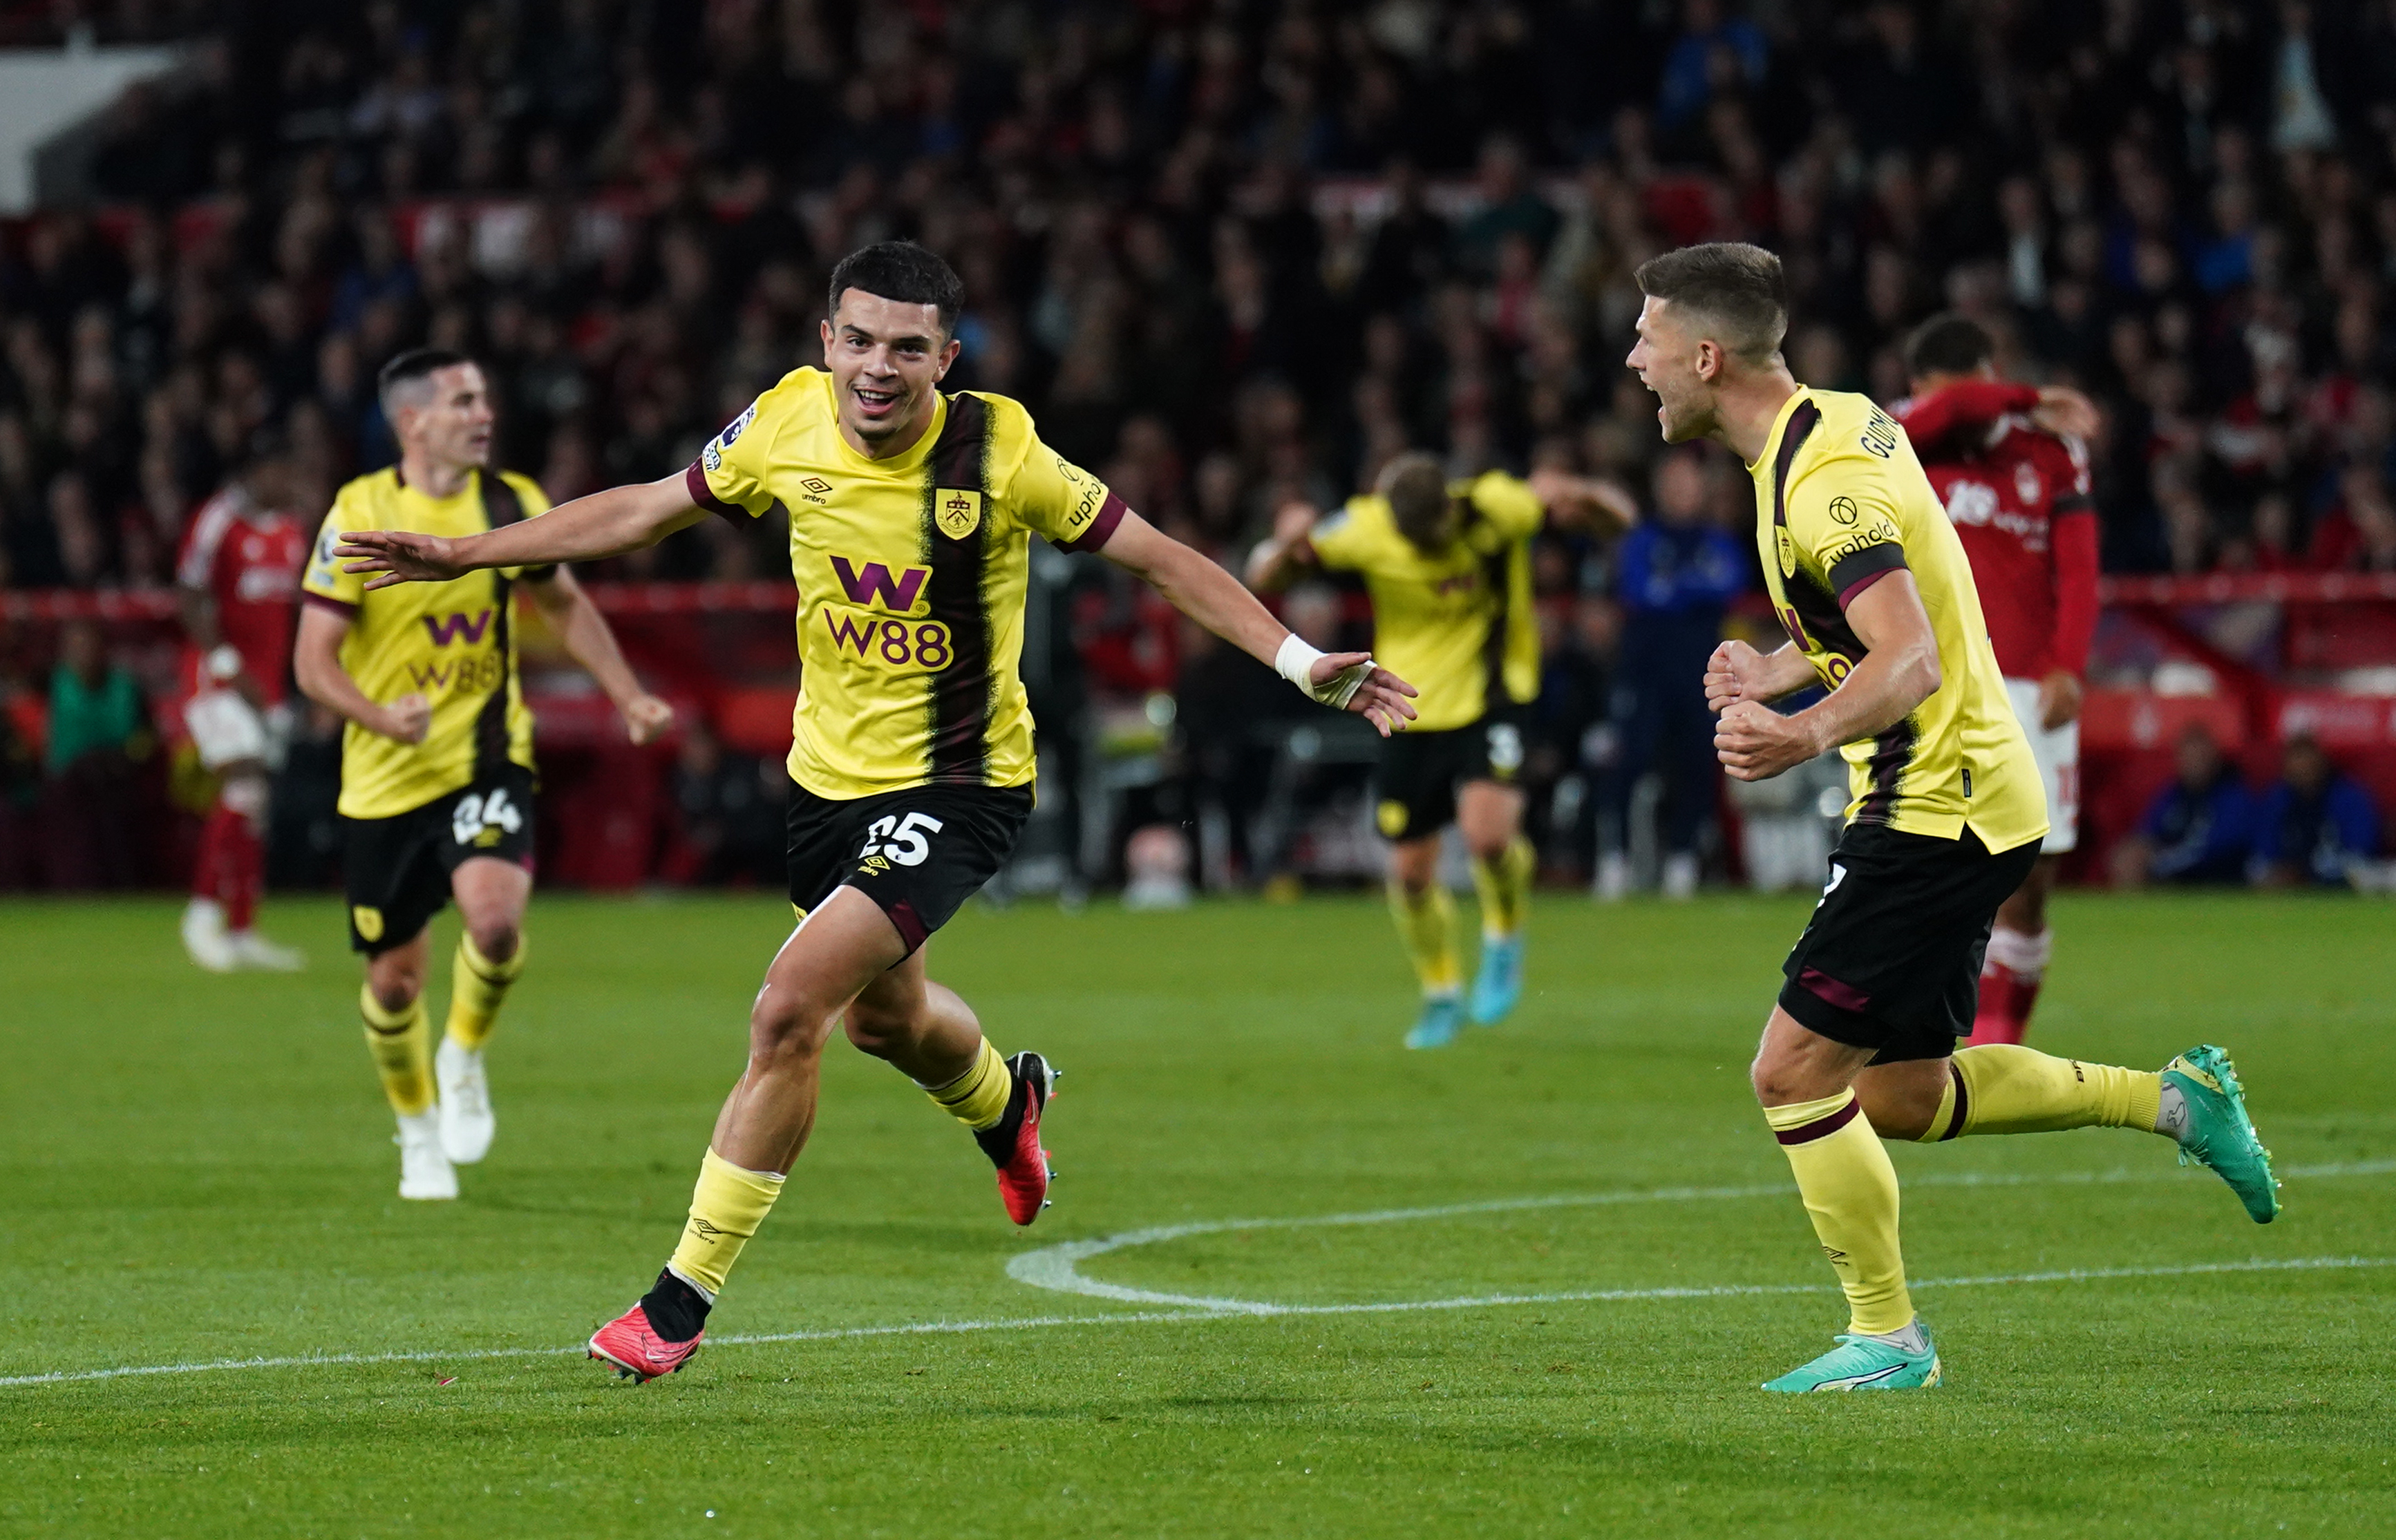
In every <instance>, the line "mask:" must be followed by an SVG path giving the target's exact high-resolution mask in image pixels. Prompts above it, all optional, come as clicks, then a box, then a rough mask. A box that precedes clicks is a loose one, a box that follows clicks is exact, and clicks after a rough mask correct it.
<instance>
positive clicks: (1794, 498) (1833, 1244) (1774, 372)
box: [1627, 243, 2280, 1391]
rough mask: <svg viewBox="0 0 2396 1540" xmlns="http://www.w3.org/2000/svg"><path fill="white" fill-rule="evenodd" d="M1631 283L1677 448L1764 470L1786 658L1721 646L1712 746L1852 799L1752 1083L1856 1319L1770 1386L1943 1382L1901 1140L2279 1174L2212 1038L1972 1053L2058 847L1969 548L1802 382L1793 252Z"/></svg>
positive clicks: (1861, 417)
mask: <svg viewBox="0 0 2396 1540" xmlns="http://www.w3.org/2000/svg"><path fill="white" fill-rule="evenodd" d="M1636 276H1637V278H1638V282H1639V286H1640V289H1641V290H1642V291H1643V292H1644V294H1645V295H1646V297H1647V298H1646V300H1645V303H1644V307H1643V308H1642V310H1641V311H1640V315H1639V326H1638V331H1639V340H1638V343H1637V345H1636V346H1634V347H1633V348H1632V349H1631V356H1630V358H1629V360H1628V361H1627V362H1628V364H1629V366H1630V367H1631V368H1632V369H1635V370H1636V371H1638V374H1639V378H1640V379H1641V381H1642V382H1643V383H1644V384H1645V385H1646V387H1647V388H1648V389H1649V390H1651V391H1653V392H1656V394H1657V397H1658V399H1659V400H1660V402H1661V405H1660V407H1659V408H1658V410H1657V418H1658V419H1659V420H1660V421H1661V423H1662V425H1663V434H1664V438H1665V440H1666V441H1667V442H1668V443H1674V444H1678V443H1682V442H1684V441H1686V440H1689V439H1694V438H1713V439H1717V440H1719V441H1721V442H1722V443H1723V444H1724V445H1728V446H1729V447H1730V448H1731V449H1733V450H1734V451H1736V452H1737V454H1738V455H1739V457H1740V458H1742V459H1744V460H1746V461H1747V463H1748V468H1749V471H1750V473H1751V474H1752V475H1753V476H1754V478H1755V501H1756V544H1757V547H1758V549H1759V551H1760V552H1761V555H1762V558H1763V564H1764V581H1765V584H1766V586H1767V588H1768V591H1769V592H1770V595H1771V598H1772V603H1773V608H1774V609H1775V611H1776V612H1777V613H1778V615H1779V617H1780V620H1781V624H1782V625H1783V626H1784V627H1785V628H1786V629H1787V631H1788V632H1789V637H1790V644H1789V645H1788V646H1785V647H1782V648H1781V649H1780V650H1779V651H1777V652H1775V653H1771V654H1769V655H1765V654H1761V653H1758V652H1757V651H1756V650H1755V649H1754V648H1752V647H1750V646H1748V645H1747V644H1744V643H1740V642H1725V643H1724V644H1722V646H1721V647H1719V648H1718V649H1716V651H1715V653H1714V656H1713V657H1712V658H1711V660H1710V663H1709V665H1708V669H1707V672H1706V695H1707V698H1708V699H1709V700H1710V702H1711V703H1712V704H1713V705H1714V707H1715V708H1716V709H1717V710H1719V711H1720V712H1721V721H1720V724H1719V731H1718V733H1717V735H1716V737H1715V740H1714V741H1715V750H1716V755H1717V757H1718V758H1719V759H1721V761H1722V763H1723V764H1724V766H1725V767H1726V768H1727V769H1728V771H1729V773H1730V774H1731V775H1733V776H1736V777H1738V778H1739V779H1741V780H1762V779H1764V778H1765V777H1771V776H1777V775H1779V774H1780V773H1781V772H1783V771H1785V770H1789V769H1790V768H1793V767H1794V766H1796V765H1799V764H1803V763H1805V762H1806V761H1807V760H1810V759H1812V758H1814V757H1815V756H1816V755H1817V754H1820V753H1822V752H1824V751H1826V750H1830V749H1832V748H1838V749H1840V750H1841V751H1842V752H1843V753H1844V756H1845V758H1846V760H1847V763H1848V767H1849V786H1850V788H1851V790H1852V794H1853V800H1852V801H1851V802H1850V803H1848V807H1847V825H1846V829H1845V831H1844V833H1842V834H1841V836H1840V838H1839V843H1838V844H1837V846H1836V848H1835V849H1833V850H1832V852H1831V855H1830V881H1829V883H1827V884H1825V885H1824V887H1823V889H1822V899H1821V902H1820V904H1819V905H1818V906H1817V908H1816V909H1815V910H1814V917H1813V919H1812V921H1811V922H1810V923H1808V924H1807V925H1806V927H1805V933H1804V936H1801V937H1799V939H1798V942H1797V946H1796V949H1795V950H1793V951H1791V952H1790V955H1789V960H1788V963H1786V965H1785V969H1784V971H1785V973H1786V975H1787V981H1786V983H1785V985H1784V986H1783V988H1782V989H1781V991H1780V998H1779V1002H1778V1004H1777V1006H1775V1008H1774V1009H1773V1012H1772V1015H1771V1017H1770V1019H1769V1020H1768V1021H1767V1022H1766V1023H1765V1025H1764V1041H1763V1042H1762V1045H1761V1046H1760V1047H1759V1048H1758V1050H1757V1052H1756V1057H1755V1064H1754V1068H1753V1071H1752V1074H1753V1080H1754V1084H1755V1092H1756V1096H1757V1099H1758V1100H1760V1101H1761V1102H1762V1103H1763V1105H1764V1121H1765V1122H1767V1123H1768V1124H1770V1126H1771V1128H1772V1131H1773V1134H1774V1136H1775V1137H1777V1139H1778V1140H1779V1142H1780V1144H1781V1147H1782V1148H1783V1150H1784V1152H1785V1153H1786V1154H1787V1155H1788V1157H1789V1163H1790V1167H1791V1168H1792V1169H1793V1170H1794V1171H1795V1173H1796V1176H1797V1188H1798V1191H1799V1193H1800V1194H1801V1195H1802V1196H1803V1197H1804V1202H1805V1208H1806V1211H1807V1213H1808V1214H1809V1215H1811V1216H1812V1218H1813V1221H1814V1231H1815V1234H1816V1235H1817V1236H1818V1237H1819V1238H1820V1240H1821V1242H1822V1249H1823V1251H1824V1253H1825V1254H1827V1255H1829V1257H1830V1266H1831V1267H1832V1268H1834V1269H1835V1270H1836V1271H1837V1273H1838V1276H1839V1281H1840V1284H1841V1285H1842V1286H1843V1287H1844V1290H1845V1292H1846V1295H1847V1303H1848V1307H1849V1309H1850V1311H1851V1313H1852V1317H1851V1320H1850V1321H1849V1324H1848V1328H1847V1331H1846V1333H1845V1334H1843V1335H1841V1336H1840V1338H1839V1346H1838V1347H1835V1348H1833V1349H1831V1350H1830V1352H1828V1353H1825V1354H1823V1355H1822V1356H1821V1357H1820V1358H1817V1359H1816V1360H1814V1361H1812V1362H1810V1363H1807V1364H1804V1365H1803V1366H1801V1367H1799V1368H1797V1369H1794V1370H1791V1371H1790V1373H1788V1374H1783V1375H1781V1376H1780V1377H1779V1378H1778V1379H1776V1380H1773V1381H1772V1382H1770V1383H1769V1384H1768V1385H1766V1386H1765V1387H1764V1388H1765V1389H1767V1390H1782V1391H1797V1390H1854V1389H1889V1388H1897V1387H1918V1386H1933V1385H1936V1384H1937V1383H1938V1378H1939V1374H1940V1365H1939V1361H1938V1349H1937V1346H1936V1345H1935V1344H1934V1343H1933V1342H1932V1340H1931V1336H1930V1331H1929V1328H1928V1327H1927V1326H1925V1325H1924V1324H1923V1321H1922V1320H1921V1318H1920V1317H1918V1316H1916V1315H1915V1314H1914V1311H1913V1305H1912V1301H1911V1299H1910V1296H1909V1294H1908V1293H1907V1290H1906V1283H1905V1265H1904V1261H1903V1258H1902V1255H1901V1254H1900V1251H1899V1248H1898V1244H1897V1172H1896V1169H1895V1168H1894V1167H1893V1166H1892V1165H1891V1164H1890V1163H1889V1159H1888V1152H1887V1151H1886V1150H1884V1149H1883V1148H1881V1143H1880V1141H1881V1139H1882V1138H1896V1139H1913V1140H1918V1141H1921V1142H1923V1143H1930V1142H1934V1141H1937V1140H1943V1139H1952V1138H1956V1137H1959V1136H1962V1135H1974V1134H2029V1133H2037V1132H2041V1131H2043V1130H2049V1129H2062V1128H2086V1127H2108V1128H2141V1129H2151V1130H2153V1131H2154V1132H2156V1133H2158V1134H2162V1135H2165V1136H2166V1137H2169V1138H2171V1139H2174V1140H2175V1141H2176V1143H2177V1144H2178V1146H2179V1149H2180V1156H2181V1159H2182V1161H2183V1162H2189V1161H2194V1162H2200V1163H2202V1164H2203V1165H2206V1166H2209V1167H2211V1168H2212V1169H2213V1170H2214V1171H2215V1172H2216V1173H2218V1174H2219V1175H2220V1176H2221V1177H2222V1179H2223V1180H2224V1181H2226V1182H2228V1183H2229V1184H2230V1188H2231V1189H2232V1190H2233V1191H2235V1192H2236V1193H2237V1194H2238V1197H2239V1200H2240V1201H2242V1202H2243V1203H2244V1205H2245V1207H2246V1212H2247V1214H2248V1215H2250V1216H2251V1217H2253V1218H2254V1220H2255V1221H2256V1223H2258V1224H2268V1223H2270V1221H2271V1219H2272V1218H2273V1217H2275V1216H2276V1215H2278V1214H2279V1212H2280V1201H2279V1198H2278V1195H2277V1193H2276V1192H2275V1191H2274V1188H2276V1186H2277V1184H2276V1183H2275V1182H2274V1181H2273V1180H2272V1177H2271V1164H2270V1155H2269V1154H2268V1153H2267V1152H2266V1151H2265V1150H2264V1148H2263V1146H2262V1143H2261V1141H2260V1140H2259V1139H2257V1138H2256V1135H2255V1128H2254V1124H2253V1123H2252V1122H2249V1121H2248V1119H2247V1116H2246V1109H2245V1102H2244V1097H2243V1095H2242V1093H2241V1091H2240V1088H2239V1084H2238V1079H2237V1076H2236V1074H2235V1073H2234V1072H2233V1071H2232V1069H2231V1067H2230V1055H2228V1054H2226V1053H2224V1052H2223V1051H2222V1050H2220V1049H2218V1048H2215V1047H2210V1046H2206V1047H2198V1048H2191V1049H2190V1050H2189V1051H2188V1052H2187V1053H2185V1054H2182V1055H2179V1056H2178V1057H2176V1058H2175V1059H2173V1060H2172V1061H2171V1063H2170V1064H2168V1065H2166V1066H2164V1068H2163V1070H2162V1071H2161V1072H2160V1073H2150V1072H2148V1071H2145V1070H2138V1069H2117V1068H2115V1067H2113V1066H2110V1065H2101V1064H2085V1063H2082V1062H2079V1061H2077V1060H2069V1059H2058V1058H2050V1057H2048V1056H2047V1055H2044V1054H2041V1053H2039V1052H2037V1051H2036V1050H2034V1049H2030V1048H2025V1047H2022V1046H2020V1045H2018V1044H2014V1043H1997V1044H1991V1045H1990V1046H1987V1047H1977V1048H1964V1049H1963V1050H1962V1051H1961V1052H1958V1051H1956V1049H1955V1039H1956V1038H1957V1037H1959V1036H1961V1035H1963V1032H1964V1031H1965V1030H1966V1025H1967V1023H1969V1022H1970V1021H1971V1019H1972V1014H1973V997H1974V995H1975V993H1976V992H1977V987H1978V983H1979V971H1980V954H1981V952H1982V950H1983V949H1985V947H1986V946H1987V943H1988V937H1989V926H1990V922H1991V920H1993V919H1994V917H1995V915H1996V911H1997V906H1998V905H1999V904H2001V903H2003V901H2004V899H2005V897H2006V896H2008V895H2009V894H2011V893H2012V892H2013V891H2014V890H2015V889H2016V888H2018V887H2019V886H2020V885H2021V883H2022V879H2023V878H2024V877H2025V876H2027V875H2028V874H2029V871H2030V866H2031V863H2032V862H2033V861H2035V860H2036V859H2037V856H2038V843H2039V841H2040V840H2041V839H2042V838H2043V837H2044V835H2045V833H2046V813H2045V806H2044V800H2043V796H2042V793H2041V790H2040V787H2039V782H2038V766H2037V764H2036V763H2034V762H2033V761H2032V760H2031V758H2030V745H2029V744H2028V743H2027V742H2026V741H2025V740H2024V738H2023V736H2022V729H2021V725H2020V724H2019V723H2018V722H2017V721H2016V720H2015V718H2014V713H2013V710H2012V708H2011V706H2009V705H2008V704H2007V702H2006V699H2005V695H2004V680H2003V675H2002V674H2001V673H2000V672H1999V671H1998V669H1997V660H1996V657H1995V654H1994V653H1993V652H1992V651H1991V650H1990V645H1989V643H1988V640H1987V626H1986V624H1985V622H1984V621H1983V620H1982V618H1981V614H1980V604H1979V599H1978V596H1977V593H1976V592H1975V591H1974V589H1973V585H1972V572H1971V567H1970V565H1969V564H1968V563H1967V562H1966V561H1965V559H1964V555H1963V544H1962V542H1961V541H1960V540H1959V539H1957V538H1956V536H1955V533H1954V530H1953V528H1952V526H1951V525H1950V524H1948V522H1947V519H1946V516H1945V514H1944V513H1943V512H1942V511H1941V510H1940V509H1939V506H1938V501H1937V497H1936V496H1935V495H1934V494H1933V493H1932V491H1931V489H1930V483H1929V481H1928V480H1927V478H1925V477H1924V476H1923V473H1922V467H1921V465H1920V463H1919V462H1918V461H1917V460H1916V459H1915V458H1914V456H1913V448H1912V445H1910V444H1909V443H1908V442H1907V440H1906V436H1905V434H1904V432H1903V431H1901V430H1900V429H1898V427H1897V424H1896V423H1895V422H1893V421H1892V420H1890V418H1888V417H1887V416H1886V415H1885V414H1884V413H1883V412H1882V411H1881V410H1880V408H1878V407H1877V406H1874V405H1872V404H1871V403H1870V401H1869V400H1867V399H1865V398H1864V397H1862V396H1860V395H1853V394H1849V393H1846V392H1835V391H1817V390H1812V389H1810V388H1808V387H1805V386H1802V385H1800V384H1798V383H1797V382H1796V380H1794V379H1793V378H1790V374H1789V367H1788V365H1786V364H1785V363H1784V362H1783V361H1782V359H1781V356H1780V339H1781V336H1782V334H1783V333H1784V332H1785V331H1786V330H1787V329H1788V324H1789V309H1788V287H1787V284H1786V281H1785V279H1784V278H1783V277H1782V274H1781V269H1780V259H1778V258H1777V257H1775V256H1773V255H1772V254H1771V253H1770V252H1768V251H1764V250H1763V249H1761V248H1759V247H1756V246H1747V245H1743V244H1737V243H1720V244H1715V245H1709V246H1688V247H1684V248H1683V249H1681V250H1678V251H1673V252H1668V253H1666V254H1665V255H1663V256H1661V257H1657V258H1656V259H1653V260H1651V261H1649V262H1647V263H1645V264H1644V265H1643V266H1642V267H1641V268H1640V269H1639V271H1638V273H1637V275H1636ZM1815 685H1827V686H1829V687H1830V694H1829V695H1828V696H1826V697H1824V698H1823V699H1821V700H1820V701H1819V702H1817V704H1815V705H1812V706H1809V707H1807V708H1806V709H1804V710H1802V711H1798V712H1795V713H1794V714H1791V715H1788V716H1783V715H1781V714H1779V713H1778V712H1776V711H1775V710H1772V709H1771V707H1770V706H1769V705H1767V704H1766V702H1768V701H1772V700H1777V699H1778V698H1780V697H1783V696H1788V695H1792V694H1794V693H1796V692H1797V691H1799V690H1801V689H1805V688H1808V687H1811V686H1815ZM1858 1112H1861V1113H1862V1114H1863V1116H1862V1117H1860V1118H1859V1117H1857V1113H1858Z"/></svg>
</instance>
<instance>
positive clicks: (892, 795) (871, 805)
mask: <svg viewBox="0 0 2396 1540" xmlns="http://www.w3.org/2000/svg"><path fill="white" fill-rule="evenodd" d="M790 809H791V811H790V874H791V907H792V909H797V910H798V911H799V912H800V913H801V914H805V913H806V912H808V911H809V910H811V909H814V908H815V907H816V906H817V905H819V904H820V903H822V902H823V901H824V900H825V899H826V898H829V897H831V896H832V889H834V888H837V887H840V886H842V885H844V884H845V885H846V886H849V887H853V888H855V889H857V890H858V891H859V892H860V893H862V894H864V895H865V896H867V897H869V898H871V899H872V900H873V901H874V902H875V903H876V904H878V905H880V906H881V908H882V912H883V913H885V914H886V915H888V916H889V917H890V923H891V924H892V925H894V926H896V927H898V931H899V937H900V939H902V940H904V941H905V942H906V944H907V950H908V951H909V952H910V953H912V952H913V951H914V949H916V948H918V947H920V946H922V945H923V944H924V942H925V939H926V938H928V937H929V936H931V934H932V933H933V932H934V931H936V930H938V929H939V928H940V927H941V926H942V925H945V924H947V923H949V920H950V918H951V917H952V915H954V914H955V913H956V912H957V910H958V909H961V908H962V907H964V904H965V900H966V899H968V898H970V897H972V896H974V895H975V894H977V893H978V892H980V891H981V887H982V884H983V883H987V882H989V881H990V880H991V879H992V877H994V876H996V875H998V869H999V868H1000V867H1002V866H1005V864H1006V858H1007V856H1010V855H1012V854H1013V853H1014V851H1015V842H1016V839H1017V837H1018V836H1019V835H1020V834H1021V833H1022V832H1023V825H1024V822H1025V820H1027V819H1029V818H1030V817H1031V816H1032V788H1030V787H1028V786H917V787H912V788H910V789H908V790H904V791H884V792H880V793H877V794H876V795H873V796H870V797H853V798H846V799H840V798H832V797H819V796H818V795H816V794H815V793H814V792H812V791H810V790H807V789H806V788H805V787H804V786H801V785H799V784H797V783H796V782H792V786H791V803H790Z"/></svg>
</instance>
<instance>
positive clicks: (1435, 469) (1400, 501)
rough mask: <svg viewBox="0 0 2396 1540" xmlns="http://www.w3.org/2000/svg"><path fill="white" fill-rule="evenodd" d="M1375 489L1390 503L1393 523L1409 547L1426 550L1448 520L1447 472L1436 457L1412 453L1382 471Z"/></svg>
mask: <svg viewBox="0 0 2396 1540" xmlns="http://www.w3.org/2000/svg"><path fill="white" fill-rule="evenodd" d="M1376 489H1377V490H1378V491H1379V493H1380V494H1381V496H1382V497H1383V498H1385V499H1387V500H1388V502H1389V505H1390V522H1391V523H1392V524H1396V525H1397V526H1398V533H1399V534H1401V535H1403V536H1404V537H1405V538H1406V539H1407V541H1408V543H1410V544H1413V545H1416V546H1420V547H1424V548H1428V547H1430V546H1431V544H1432V543H1433V542H1435V541H1436V540H1437V539H1438V538H1439V535H1440V529H1441V526H1442V525H1443V524H1444V523H1445V522H1446V519H1447V472H1446V471H1443V470H1442V469H1440V464H1439V460H1438V458H1436V457H1434V456H1431V455H1428V454H1425V453H1424V452H1423V451H1422V450H1419V449H1409V450H1407V451H1406V452H1405V453H1404V454H1403V455H1399V456H1397V457H1396V458H1392V459H1391V461H1390V463H1389V464H1387V465H1385V466H1383V467H1381V475H1380V479H1379V481H1378V483H1377V484H1376Z"/></svg>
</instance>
